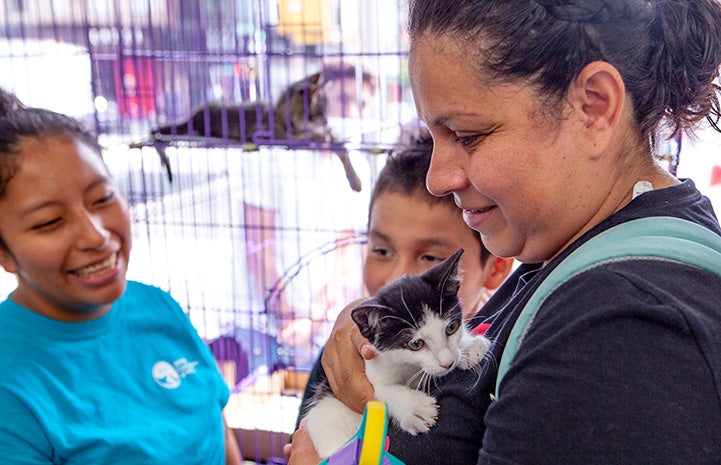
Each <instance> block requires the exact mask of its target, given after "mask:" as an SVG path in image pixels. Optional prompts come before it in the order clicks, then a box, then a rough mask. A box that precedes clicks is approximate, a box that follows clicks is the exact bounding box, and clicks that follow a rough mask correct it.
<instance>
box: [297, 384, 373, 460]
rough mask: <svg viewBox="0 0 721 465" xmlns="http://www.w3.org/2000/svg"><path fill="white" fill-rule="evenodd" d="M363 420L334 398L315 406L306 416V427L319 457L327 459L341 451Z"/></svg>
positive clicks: (321, 401) (330, 397)
mask: <svg viewBox="0 0 721 465" xmlns="http://www.w3.org/2000/svg"><path fill="white" fill-rule="evenodd" d="M361 418H362V416H361V415H359V414H357V413H355V412H353V411H351V410H350V409H349V408H348V407H346V406H345V405H344V404H343V403H342V402H340V401H339V400H338V399H336V398H335V397H333V396H328V397H325V398H323V399H322V400H320V401H319V402H318V403H317V404H316V405H314V406H313V408H311V409H310V410H309V411H308V414H307V415H306V427H307V428H308V434H309V435H310V438H311V441H312V442H313V447H314V448H315V450H316V452H317V453H318V455H319V456H320V457H321V458H327V457H329V456H330V455H331V454H333V453H334V452H335V451H337V450H338V449H340V448H341V447H342V446H343V445H344V444H345V443H346V442H348V440H349V439H350V438H352V437H353V435H354V434H355V432H356V431H357V430H358V427H359V426H360V423H361Z"/></svg>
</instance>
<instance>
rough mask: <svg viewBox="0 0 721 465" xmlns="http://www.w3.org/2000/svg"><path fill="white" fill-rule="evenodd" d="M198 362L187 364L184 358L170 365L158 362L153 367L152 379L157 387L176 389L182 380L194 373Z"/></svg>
mask: <svg viewBox="0 0 721 465" xmlns="http://www.w3.org/2000/svg"><path fill="white" fill-rule="evenodd" d="M197 364H198V362H189V361H188V360H187V359H185V358H179V359H178V360H176V361H174V362H173V363H172V364H171V363H168V362H166V361H163V360H160V361H157V362H155V365H153V370H152V373H153V379H154V380H155V382H156V383H158V385H160V386H162V387H164V388H165V389H177V388H178V387H179V386H180V383H181V382H182V379H183V378H185V377H186V376H188V375H192V374H193V373H195V366H196V365H197Z"/></svg>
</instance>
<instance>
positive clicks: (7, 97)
mask: <svg viewBox="0 0 721 465" xmlns="http://www.w3.org/2000/svg"><path fill="white" fill-rule="evenodd" d="M55 135H66V136H68V137H70V138H73V139H76V140H78V141H80V142H82V143H84V144H85V145H87V146H88V147H90V148H91V149H93V150H94V151H95V152H96V153H97V154H98V156H100V155H101V154H102V150H101V147H100V144H99V143H98V139H97V138H96V137H95V135H94V134H93V133H92V132H90V131H89V130H88V129H87V128H86V127H85V126H83V125H82V124H81V123H80V122H79V121H77V120H75V119H73V118H71V117H69V116H67V115H63V114H60V113H55V112H54V111H50V110H45V109H42V108H29V107H26V106H25V105H23V104H22V102H20V100H18V98H17V97H15V96H14V95H13V94H11V93H10V92H7V91H6V90H3V89H0V197H2V196H3V195H5V189H6V188H7V184H8V182H10V180H11V179H12V177H13V176H14V175H15V173H16V172H17V160H16V157H15V155H17V144H18V143H19V142H20V140H21V139H22V138H23V137H35V138H41V137H45V136H55Z"/></svg>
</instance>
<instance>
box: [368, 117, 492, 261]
mask: <svg viewBox="0 0 721 465" xmlns="http://www.w3.org/2000/svg"><path fill="white" fill-rule="evenodd" d="M432 153H433V139H432V138H431V135H430V133H428V132H427V131H424V132H423V133H422V134H421V135H420V136H418V137H417V138H416V139H415V140H413V141H411V144H410V145H409V146H408V147H406V148H405V149H404V150H402V151H400V152H392V153H391V154H390V155H388V158H387V159H386V164H385V165H384V166H383V169H381V171H380V173H378V178H377V179H376V182H375V185H374V186H373V192H371V199H370V206H369V208H368V215H369V222H370V212H371V210H372V209H373V205H374V204H375V201H376V199H377V198H378V197H379V196H380V195H381V194H383V193H385V192H392V193H398V194H402V195H405V196H416V197H419V198H422V199H424V200H426V201H427V202H428V203H429V204H431V205H445V206H446V207H448V208H451V209H453V210H458V207H457V206H456V204H455V202H454V201H453V196H452V195H450V194H449V195H445V196H443V197H436V196H434V195H433V194H431V193H430V192H428V189H427V188H426V174H427V173H428V169H429V168H430V166H431V154H432ZM460 214H461V213H460V210H458V215H459V216H460ZM473 235H474V236H475V237H476V239H478V242H479V243H480V244H481V263H482V264H483V263H485V262H486V260H487V259H488V257H489V256H490V254H491V253H490V252H489V251H488V249H486V247H485V246H484V245H483V242H482V241H481V236H480V234H478V233H476V232H475V231H473Z"/></svg>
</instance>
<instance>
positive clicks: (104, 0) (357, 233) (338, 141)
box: [0, 0, 417, 462]
mask: <svg viewBox="0 0 721 465" xmlns="http://www.w3.org/2000/svg"><path fill="white" fill-rule="evenodd" d="M402 9H403V6H402V4H401V3H400V0H399V1H398V2H395V1H390V2H389V1H387V0H383V1H381V0H343V1H342V2H341V1H340V0H214V1H207V2H206V1H200V0H133V1H123V0H53V1H52V2H45V1H43V0H10V1H8V2H5V3H4V6H3V7H2V8H0V66H2V69H3V70H4V72H3V73H2V75H0V85H2V86H3V87H4V88H6V89H8V90H10V91H12V92H14V93H15V94H16V95H17V96H18V97H19V98H20V99H21V100H22V101H24V102H25V103H26V104H29V105H34V106H41V107H46V108H50V109H53V110H56V111H59V112H63V113H67V114H69V115H72V116H75V117H77V118H79V119H81V120H83V121H84V122H85V123H86V124H88V125H89V126H91V127H92V128H94V129H95V130H96V131H97V133H98V134H99V135H100V136H101V142H102V143H103V145H104V147H105V148H106V150H105V154H104V156H105V160H106V163H107V164H108V166H109V167H110V169H111V172H112V173H113V175H114V176H115V178H116V180H117V182H118V185H119V186H120V189H121V191H122V193H123V194H124V195H125V196H126V198H127V199H128V201H129V204H130V207H131V217H132V221H133V240H134V244H133V252H132V254H131V263H130V268H129V273H128V277H129V278H130V279H136V280H139V281H143V282H147V283H150V284H155V285H157V286H159V287H161V288H164V289H166V290H168V291H170V292H171V294H172V295H173V296H174V297H175V298H176V299H177V300H178V301H179V302H180V303H181V305H182V306H183V307H184V308H185V309H186V310H187V312H188V314H189V316H190V318H191V321H192V322H193V324H194V325H195V326H196V328H197V329H198V331H199V333H200V334H201V336H202V337H204V338H205V339H206V340H207V341H208V344H209V346H210V347H211V349H212V350H213V352H214V354H215V355H216V359H217V360H218V363H219V365H220V366H221V368H222V370H223V373H224V376H225V377H226V380H227V381H228V383H229V385H231V387H233V390H234V397H233V399H232V400H231V403H230V404H229V407H228V421H229V423H230V424H231V426H235V427H236V428H238V430H240V431H242V433H241V445H242V446H243V448H244V452H245V456H246V458H248V459H250V460H255V461H257V462H268V461H273V460H276V461H277V460H279V459H277V458H274V457H279V456H281V455H282V454H281V452H280V450H281V447H282V444H283V443H284V442H285V441H284V439H283V438H284V436H282V435H287V434H288V433H290V432H291V431H292V428H293V426H294V424H295V417H296V414H297V405H298V404H297V402H296V401H295V400H294V399H296V394H297V391H298V390H299V389H302V388H303V383H304V381H303V380H304V377H303V372H304V370H307V369H308V368H309V366H310V364H311V363H312V361H313V360H314V358H315V357H316V356H317V353H318V349H319V347H320V346H321V345H322V343H323V341H324V338H325V337H326V335H327V331H328V329H329V328H330V326H331V325H332V322H333V320H334V318H335V315H336V314H337V312H338V311H339V310H340V309H341V308H342V307H343V306H344V305H345V304H346V303H348V302H350V301H352V300H354V299H356V298H358V297H360V296H361V295H362V294H363V284H362V270H361V267H362V260H363V243H364V231H365V227H366V222H367V210H368V200H369V194H370V191H371V189H372V186H373V182H374V177H375V173H377V172H378V170H379V169H380V167H381V166H382V164H383V162H384V160H385V157H384V156H382V154H384V153H386V152H388V151H389V150H392V149H393V148H394V147H395V146H397V145H398V144H399V143H403V142H405V141H406V140H408V139H409V136H408V135H407V132H408V131H410V132H414V131H415V129H416V128H417V124H416V118H415V108H414V106H413V105H412V103H411V95H410V90H409V87H408V82H407V70H406V60H405V57H406V40H405V35H404V28H403V18H404V15H403V13H402ZM299 83H300V84H299ZM194 114H197V115H200V116H198V117H197V118H196V119H195V120H193V118H192V116H193V115H194ZM183 123H187V124H186V125H185V127H183V128H181V126H183ZM168 127H170V129H167V130H161V128H168ZM349 166H350V167H352V170H353V172H354V173H355V176H356V181H357V183H356V184H355V185H354V183H353V181H352V180H351V176H350V175H349V174H348V172H349V171H348V169H349ZM0 285H1V286H2V289H3V290H4V291H5V292H6V293H8V292H9V291H11V290H12V288H13V287H14V282H13V278H12V277H11V276H9V275H3V276H2V279H1V280H0ZM259 412H265V413H260V414H259Z"/></svg>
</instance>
